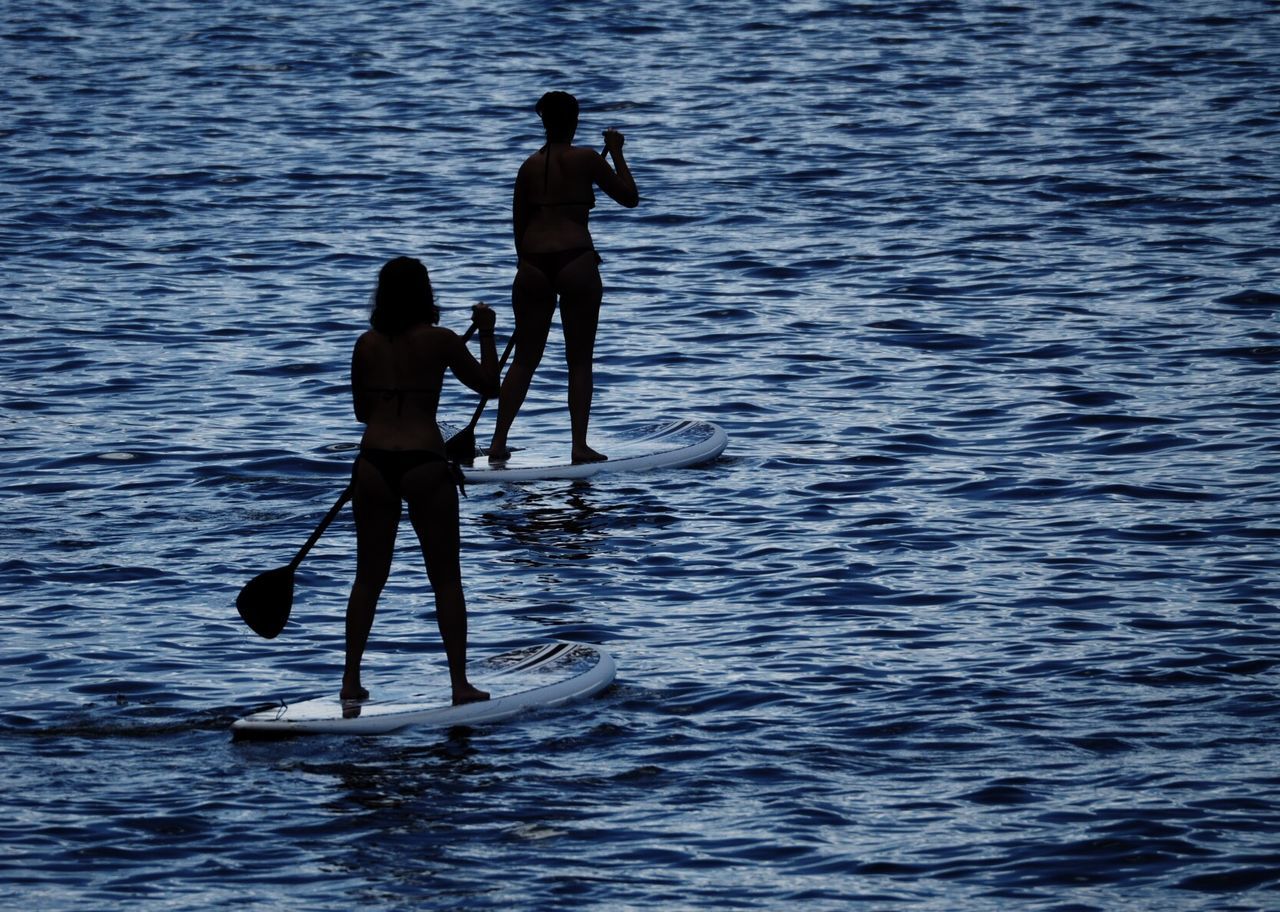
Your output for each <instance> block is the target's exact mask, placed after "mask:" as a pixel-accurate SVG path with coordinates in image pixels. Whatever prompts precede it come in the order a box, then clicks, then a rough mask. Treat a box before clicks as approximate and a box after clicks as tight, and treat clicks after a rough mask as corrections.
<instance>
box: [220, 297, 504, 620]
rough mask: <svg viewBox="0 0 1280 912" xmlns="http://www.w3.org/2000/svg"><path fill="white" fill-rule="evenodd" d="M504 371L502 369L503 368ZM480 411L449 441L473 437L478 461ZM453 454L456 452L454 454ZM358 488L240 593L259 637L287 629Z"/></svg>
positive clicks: (244, 613)
mask: <svg viewBox="0 0 1280 912" xmlns="http://www.w3.org/2000/svg"><path fill="white" fill-rule="evenodd" d="M476 329H477V326H476V324H475V322H474V321H472V323H471V326H470V327H469V328H468V329H467V331H466V333H464V334H463V336H462V341H464V342H465V341H467V340H468V339H470V338H471V336H472V335H473V334H474V333H475V331H476ZM510 350H511V346H510V344H508V345H507V351H508V352H509V351H510ZM502 360H503V362H505V361H506V360H507V356H506V354H504V355H503V356H502ZM498 369H499V371H501V369H502V368H501V366H499V368H498ZM485 401H486V400H484V399H481V400H480V409H483V408H484V404H485ZM480 409H477V410H476V414H475V417H474V418H472V419H471V424H470V425H469V426H468V427H467V429H466V431H465V432H460V433H459V434H455V435H454V436H453V437H451V438H450V439H449V444H453V441H454V440H456V439H457V438H458V437H459V436H461V434H462V433H469V434H470V435H471V444H470V446H471V453H472V460H471V461H474V458H475V456H474V454H475V433H474V432H475V425H476V421H477V420H478V419H479V417H480ZM450 455H452V453H451V454H450ZM354 485H355V482H354V480H353V481H351V482H349V483H348V484H347V486H346V488H344V489H343V491H342V494H340V495H339V496H338V500H337V502H336V503H334V505H333V506H332V507H330V508H329V512H328V513H326V514H325V517H324V519H322V520H320V525H318V526H316V530H315V531H314V532H312V533H311V537H310V538H308V539H307V543H306V544H305V545H303V546H302V548H301V549H300V550H299V551H298V553H297V554H295V555H294V557H293V560H291V561H290V562H289V563H287V564H285V565H284V566H283V567H277V568H276V569H274V570H268V571H266V572H265V573H259V574H258V575H257V576H255V577H254V578H253V579H251V580H249V582H247V583H245V586H244V588H243V589H241V590H240V594H239V595H238V596H236V610H237V611H239V612H240V617H241V618H242V619H243V620H244V622H245V623H246V624H248V625H249V629H251V630H252V631H253V632H254V633H256V634H258V636H261V637H265V638H266V639H268V640H274V639H275V638H276V637H277V636H279V635H280V631H281V630H284V625H285V624H287V623H288V622H289V612H290V611H292V610H293V576H294V572H295V571H296V570H297V569H298V565H299V564H301V563H302V559H303V558H304V557H306V556H307V552H308V551H310V550H311V549H312V548H313V547H314V546H315V543H316V542H318V541H319V540H320V536H321V535H324V530H325V529H327V528H329V524H330V523H332V522H333V521H334V519H336V518H337V516H338V514H339V513H340V512H341V511H342V508H343V507H344V506H345V505H346V503H347V501H349V500H350V499H351V494H352V489H353V487H354Z"/></svg>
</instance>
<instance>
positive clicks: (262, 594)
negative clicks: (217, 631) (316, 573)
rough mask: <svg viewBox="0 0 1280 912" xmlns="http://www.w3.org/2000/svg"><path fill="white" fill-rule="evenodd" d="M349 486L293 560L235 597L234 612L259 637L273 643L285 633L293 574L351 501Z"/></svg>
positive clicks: (249, 583) (248, 585)
mask: <svg viewBox="0 0 1280 912" xmlns="http://www.w3.org/2000/svg"><path fill="white" fill-rule="evenodd" d="M352 486H353V485H352V484H348V485H347V487H346V490H344V491H343V492H342V496H341V497H339V498H338V502H337V503H335V504H334V505H333V507H332V508H331V509H330V510H329V512H328V513H327V514H325V517H324V519H322V520H321V521H320V525H318V526H317V527H316V530H315V531H314V532H312V533H311V537H310V538H309V539H307V543H306V544H305V545H303V546H302V550H300V551H299V552H298V553H297V554H296V555H295V556H294V558H293V560H291V561H290V562H289V563H288V564H286V565H285V566H283V567H277V568H276V569H274V570H268V571H267V572H266V573H259V574H258V575H257V576H255V577H254V578H253V579H251V580H249V582H248V583H246V584H245V587H244V588H243V589H241V590H240V595H238V596H237V597H236V610H237V611H239V612H240V617H242V618H243V619H244V622H245V623H246V624H248V625H249V627H250V629H251V630H253V632H254V633H256V634H257V635H258V636H261V637H266V638H267V639H268V640H273V639H275V638H276V636H277V635H278V634H279V633H280V631H281V630H284V625H285V624H287V623H288V622H289V612H290V610H292V608H293V573H294V571H295V570H297V569H298V565H299V564H300V563H302V559H303V558H304V557H306V556H307V552H308V551H310V550H311V548H312V546H314V545H315V543H316V542H318V541H319V540H320V536H321V535H323V534H324V530H325V529H327V528H329V523H331V522H333V520H334V518H335V517H337V515H338V513H339V512H340V511H341V510H342V508H343V506H344V505H345V504H346V502H347V501H348V500H350V499H351V489H352Z"/></svg>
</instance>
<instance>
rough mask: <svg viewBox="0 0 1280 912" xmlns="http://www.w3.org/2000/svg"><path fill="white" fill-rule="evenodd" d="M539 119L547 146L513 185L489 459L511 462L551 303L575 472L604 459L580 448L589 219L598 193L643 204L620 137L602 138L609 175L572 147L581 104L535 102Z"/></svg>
mask: <svg viewBox="0 0 1280 912" xmlns="http://www.w3.org/2000/svg"><path fill="white" fill-rule="evenodd" d="M537 112H538V114H539V116H541V118H542V123H543V126H544V127H545V128H546V132H547V143H546V145H544V146H543V147H542V148H541V149H539V150H538V151H537V152H535V153H534V154H533V155H531V156H529V158H528V159H527V160H526V161H525V163H524V164H523V165H521V166H520V172H519V173H518V174H517V175H516V186H515V194H514V198H513V201H512V207H511V221H512V227H513V228H514V230H515V241H516V254H517V256H518V257H519V267H518V269H517V271H516V279H515V283H514V284H513V285H512V288H511V304H512V309H513V310H514V311H515V319H516V328H515V353H514V355H513V356H512V364H511V367H510V368H509V369H508V370H507V376H506V378H505V379H504V380H503V381H502V393H501V395H499V397H498V418H497V424H496V426H495V428H494V432H493V441H492V442H491V443H490V445H489V458H490V459H491V460H495V461H500V460H503V459H506V458H507V457H508V456H509V455H510V454H509V453H508V451H507V434H508V432H509V431H510V430H511V423H512V422H513V421H514V420H515V417H516V413H517V412H519V411H520V406H521V405H523V404H524V398H525V394H526V393H528V391H529V381H530V380H532V379H533V373H534V371H535V370H537V367H538V363H539V362H540V361H541V360H542V353H543V351H544V349H545V348H546V344H547V334H548V333H549V332H550V330H551V316H552V314H554V313H555V309H556V298H557V297H558V298H559V299H560V322H561V324H562V325H563V327H564V351H565V360H566V362H567V363H568V366H569V421H570V425H571V427H572V431H573V450H572V457H573V461H574V462H598V461H600V460H602V459H605V458H606V457H605V456H604V455H603V454H601V453H597V452H596V451H595V450H593V449H591V447H589V446H588V445H587V422H588V420H589V418H590V416H591V396H592V392H593V387H594V381H593V378H592V359H593V357H594V352H595V343H596V324H597V322H598V321H599V318H600V300H601V297H602V294H603V290H602V288H601V285H600V272H599V270H598V269H597V265H598V264H599V262H600V257H599V256H598V255H597V254H596V251H595V247H594V245H593V244H592V242H591V232H590V231H588V230H587V219H588V215H589V213H590V211H591V208H592V207H593V206H594V205H595V189H594V188H595V187H599V188H600V189H601V190H603V191H604V192H605V193H607V194H609V196H610V197H612V198H613V199H614V200H616V201H617V202H618V203H620V204H622V205H623V206H626V207H627V208H628V209H630V208H632V207H634V206H636V205H637V204H638V203H639V202H640V195H639V193H638V192H637V191H636V182H635V180H633V179H632V177H631V171H630V169H628V168H627V162H626V160H625V159H624V158H623V157H622V144H623V136H622V134H621V133H619V132H617V131H616V130H606V131H604V141H605V149H606V152H608V154H610V155H611V156H613V164H614V167H616V168H617V171H616V172H615V171H614V168H610V167H609V164H608V162H606V161H605V159H604V156H603V155H601V154H600V153H598V152H596V151H595V150H594V149H588V148H586V147H584V146H574V145H572V142H573V135H574V133H575V132H576V131H577V128H578V102H577V100H576V99H574V97H573V96H572V95H569V94H568V93H566V92H548V93H547V94H546V95H543V96H542V98H541V99H540V100H539V101H538V106H537Z"/></svg>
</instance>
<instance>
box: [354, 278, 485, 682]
mask: <svg viewBox="0 0 1280 912" xmlns="http://www.w3.org/2000/svg"><path fill="white" fill-rule="evenodd" d="M472 314H473V319H474V320H475V323H476V326H477V327H478V329H479V335H480V361H479V363H477V362H476V359H475V358H474V357H472V355H471V353H470V352H469V351H468V350H467V347H466V343H465V342H464V341H463V340H462V339H461V338H460V337H459V336H458V335H457V334H455V333H454V332H453V331H452V330H448V329H444V328H442V327H440V326H437V325H436V324H437V323H438V322H439V319H440V312H439V310H438V309H437V308H436V305H435V300H434V296H433V294H432V290H431V279H430V277H429V276H428V274H427V268H426V267H425V266H423V265H422V263H421V262H419V261H418V260H415V259H411V258H409V257H397V258H396V259H393V260H390V261H389V262H387V263H386V264H385V265H384V266H383V267H382V270H381V272H380V273H379V274H378V286H377V290H376V291H375V292H374V296H373V312H372V314H371V316H370V319H369V322H370V326H371V328H370V329H369V330H367V331H366V332H365V333H364V334H363V335H361V336H360V338H359V339H358V340H357V341H356V345H355V351H354V352H353V353H352V357H351V392H352V397H353V401H354V405H355V413H356V419H357V420H358V421H360V422H362V423H363V424H364V425H365V430H364V435H363V437H362V438H361V440H360V455H359V457H358V458H357V462H356V467H355V475H354V481H353V483H354V491H353V495H352V505H353V509H354V512H355V521H356V578H355V582H354V584H353V585H352V587H351V596H350V598H349V599H348V601H347V621H346V666H345V669H344V671H343V675H342V692H341V697H342V699H343V700H364V699H367V698H368V696H369V692H368V691H367V690H365V689H364V687H362V686H361V684H360V663H361V659H362V657H363V656H364V649H365V645H366V644H367V643H368V640H369V630H370V628H371V627H372V626H373V616H374V612H375V610H376V608H377V604H378V597H379V596H380V595H381V594H382V589H383V586H385V585H386V582H387V576H388V574H389V573H390V570H391V554H392V549H393V547H394V545H395V540H396V531H397V528H398V526H399V524H400V513H401V504H402V503H405V504H408V506H409V520H410V522H412V524H413V530H414V532H415V533H417V536H418V543H419V545H420V546H421V548H422V557H423V560H424V561H425V563H426V567H427V577H428V579H429V580H430V582H431V588H432V591H433V592H434V595H435V605H436V622H437V623H438V624H439V626H440V636H441V638H442V639H443V640H444V647H445V655H446V657H447V658H448V662H449V678H450V682H451V684H452V688H453V702H454V703H455V704H456V703H470V702H473V701H476V700H487V699H488V697H489V695H488V694H486V693H485V692H484V691H481V690H477V689H476V688H475V687H473V686H472V685H471V683H470V682H469V681H468V680H467V608H466V601H465V599H464V598H463V593H462V573H461V570H460V567H459V549H460V536H459V531H458V487H457V484H458V482H459V481H460V479H461V476H460V474H459V472H458V468H457V466H456V465H453V464H451V463H450V462H449V460H448V458H447V456H446V454H445V446H444V440H443V439H442V437H441V434H440V429H439V427H438V426H437V425H436V408H437V406H438V405H439V402H440V389H441V387H442V386H443V383H444V373H445V371H446V370H451V371H453V373H454V375H455V376H456V377H457V378H458V379H459V380H461V381H462V382H463V383H465V384H466V385H467V386H469V387H471V389H473V390H475V391H476V392H477V393H480V394H481V395H483V396H494V395H496V394H497V392H498V356H497V353H496V351H495V349H494V341H493V327H494V313H493V311H492V310H490V309H489V308H488V307H486V306H485V305H483V304H480V305H477V306H476V307H475V308H474V309H473V311H472Z"/></svg>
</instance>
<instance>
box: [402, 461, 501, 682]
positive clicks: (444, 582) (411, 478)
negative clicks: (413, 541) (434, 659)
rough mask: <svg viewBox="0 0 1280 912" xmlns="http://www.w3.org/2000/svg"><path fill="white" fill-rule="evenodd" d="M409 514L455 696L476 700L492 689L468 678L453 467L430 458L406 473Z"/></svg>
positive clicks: (465, 609)
mask: <svg viewBox="0 0 1280 912" xmlns="http://www.w3.org/2000/svg"><path fill="white" fill-rule="evenodd" d="M404 491H405V499H406V500H407V501H408V502H409V519H410V521H411V522H412V523H413V529H414V531H415V532H417V534H418V542H419V544H421V545H422V558H423V560H424V561H425V562H426V565H427V578H428V579H429V580H430V581H431V590H432V592H433V593H434V594H435V601H436V623H437V624H438V625H439V626H440V639H442V640H443V641H444V652H445V656H446V658H447V659H448V661H449V682H450V684H451V685H452V688H453V702H454V704H458V703H473V702H475V701H477V700H487V699H489V695H488V694H487V693H485V692H484V691H482V690H477V689H476V688H475V687H472V686H471V683H470V682H469V681H468V680H467V603H466V599H465V598H464V596H463V594H462V570H461V568H460V566H459V551H460V550H461V538H460V535H459V531H458V489H457V488H456V487H454V484H453V478H452V475H451V474H450V471H449V467H448V466H446V465H443V464H440V463H428V464H426V465H423V466H420V467H419V468H416V469H413V470H412V471H410V472H408V473H407V474H406V475H405V477H404Z"/></svg>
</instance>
